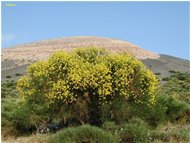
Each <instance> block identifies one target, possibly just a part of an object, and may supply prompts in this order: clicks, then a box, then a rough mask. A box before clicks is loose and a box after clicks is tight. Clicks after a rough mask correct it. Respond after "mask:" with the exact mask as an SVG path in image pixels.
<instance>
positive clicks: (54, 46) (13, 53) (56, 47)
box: [1, 36, 160, 61]
mask: <svg viewBox="0 0 190 143" xmlns="http://www.w3.org/2000/svg"><path fill="white" fill-rule="evenodd" d="M78 47H102V48H106V49H107V50H108V51H111V52H113V53H123V52H129V53H131V54H132V55H134V56H135V57H137V58H138V59H157V58H159V57H160V56H159V55H158V54H156V53H153V52H150V51H147V50H144V49H142V48H140V47H138V46H136V45H134V44H131V43H129V42H126V41H121V40H117V39H112V38H104V37H95V36H77V37H66V38H57V39H50V40H42V41H39V42H33V43H28V44H22V45H18V46H14V47H10V48H4V49H2V55H1V58H2V60H5V59H8V60H9V59H11V60H23V59H24V60H30V61H36V60H44V59H47V58H48V57H49V56H50V55H51V54H52V53H53V52H55V51H60V50H65V51H67V52H70V51H72V50H73V49H74V48H78Z"/></svg>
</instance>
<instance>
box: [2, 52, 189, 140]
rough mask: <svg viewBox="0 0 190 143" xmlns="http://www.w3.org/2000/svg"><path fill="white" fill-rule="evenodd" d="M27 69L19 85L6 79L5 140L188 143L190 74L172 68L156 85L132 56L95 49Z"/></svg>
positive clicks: (58, 55)
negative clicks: (161, 82)
mask: <svg viewBox="0 0 190 143" xmlns="http://www.w3.org/2000/svg"><path fill="white" fill-rule="evenodd" d="M27 71H28V76H22V77H21V78H20V79H19V81H18V82H17V83H15V82H14V81H7V82H3V83H2V101H1V103H2V137H3V139H4V140H6V139H8V138H10V137H16V138H18V137H19V138H18V139H15V140H19V139H20V140H19V142H42V143H43V142H44V143H46V142H51V143H58V142H59V143H62V142H63V143H70V142H71V143H96V142H97V143H99V142H104V143H106V142H113V143H114V142H115V143H125V142H129V143H133V142H134V143H141V142H143V143H144V142H174V143H175V142H176V143H177V142H189V141H190V134H189V132H190V126H189V125H190V90H189V89H190V85H189V82H190V73H180V72H171V73H172V76H171V77H168V78H167V82H166V83H165V84H164V85H162V86H160V87H158V81H157V79H156V76H155V75H154V74H153V73H152V72H151V71H150V70H147V69H146V68H145V66H144V65H143V64H142V63H141V62H140V61H138V60H137V59H135V58H134V57H132V56H130V55H127V54H123V55H119V54H118V55H111V54H110V53H108V52H107V51H105V50H104V49H97V48H92V49H77V50H76V51H74V52H73V53H71V54H68V53H65V52H58V53H55V54H54V55H53V56H52V57H50V58H49V59H48V61H40V62H37V63H34V64H32V65H31V66H29V67H28V70H27ZM58 130H59V131H58ZM41 133H44V135H41ZM32 134H36V135H32ZM24 136H30V137H28V140H27V139H26V137H24ZM22 140H23V141H22Z"/></svg>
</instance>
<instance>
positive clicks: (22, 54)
mask: <svg viewBox="0 0 190 143" xmlns="http://www.w3.org/2000/svg"><path fill="white" fill-rule="evenodd" d="M78 47H103V48H106V49H107V50H109V51H111V52H113V53H123V52H129V53H131V54H133V55H134V56H135V57H137V58H138V59H140V60H141V61H142V62H143V63H145V65H146V66H147V67H148V68H150V69H151V70H152V71H153V72H155V73H156V74H157V75H158V77H159V78H163V77H167V76H169V75H171V71H172V70H175V71H180V72H189V71H190V61H187V60H183V59H179V58H176V57H172V56H168V55H159V54H156V53H153V52H150V51H147V50H145V49H142V48H140V47H138V46H136V45H134V44H132V43H129V42H126V41H121V40H118V39H111V38H105V37H95V36H78V37H66V38H58V39H50V40H43V41H39V42H33V43H28V44H22V45H18V46H14V47H10V48H4V49H2V53H1V59H2V62H1V65H2V67H1V71H2V80H6V79H11V80H15V79H18V77H19V76H20V75H21V74H26V67H27V66H28V65H30V64H31V63H33V62H34V61H38V60H44V59H47V58H48V57H49V56H50V55H51V54H52V53H54V52H55V51H60V50H65V51H67V52H71V51H72V50H73V49H74V48H78Z"/></svg>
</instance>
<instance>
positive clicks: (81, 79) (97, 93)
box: [17, 48, 158, 124]
mask: <svg viewBox="0 0 190 143" xmlns="http://www.w3.org/2000/svg"><path fill="white" fill-rule="evenodd" d="M27 72H28V75H27V76H22V77H21V78H20V79H19V80H18V82H17V90H18V91H19V94H20V96H22V97H24V98H25V99H26V100H30V103H31V102H35V104H39V103H44V104H47V105H48V107H49V108H50V110H52V109H55V108H56V110H58V111H56V112H58V113H59V112H61V111H64V112H65V110H67V109H66V108H67V107H66V106H67V105H68V106H69V108H70V106H71V105H73V106H74V105H77V106H79V105H80V108H81V109H83V110H84V111H85V117H81V116H80V115H84V114H77V115H76V116H80V122H83V121H82V119H85V121H87V120H88V119H89V120H93V121H94V120H95V119H98V118H100V116H99V115H98V114H99V111H98V110H100V108H99V105H100V104H103V103H104V102H105V103H107V102H110V103H112V101H113V100H114V99H117V98H118V97H122V98H123V97H124V99H125V100H127V101H128V102H132V103H137V104H146V105H153V104H154V103H155V102H156V98H155V92H156V89H157V84H158V82H157V79H156V77H155V75H154V74H153V73H152V72H151V71H150V70H148V69H146V67H145V66H144V65H143V64H142V63H141V62H140V61H139V60H137V59H136V58H134V57H133V56H132V55H129V54H111V53H108V52H107V51H106V50H105V49H101V48H82V49H80V48H79V49H76V50H75V51H73V52H72V53H66V52H63V51H60V52H56V53H55V54H53V55H52V56H51V57H50V58H49V59H48V60H46V61H39V62H36V63H34V64H32V65H30V66H29V67H28V69H27ZM79 99H80V104H79V103H77V102H78V101H79ZM82 101H84V102H85V104H84V105H85V106H88V107H86V108H87V109H85V107H84V108H83V104H81V103H82ZM113 103H114V102H113ZM75 108H76V107H75ZM77 108H78V107H77ZM80 108H79V109H80ZM70 109H71V108H70ZM73 109H74V108H72V110H73ZM87 110H88V112H89V117H87V116H86V114H87V113H88V112H86V111H87ZM54 111H55V110H54ZM54 111H53V112H54ZM81 112H82V111H81ZM61 114H62V115H61V116H63V113H61ZM69 115H70V116H72V113H70V114H69ZM65 116H68V114H67V115H65ZM70 116H69V117H70ZM63 118H65V117H63ZM97 122H98V121H97ZM97 122H95V124H96V123H97Z"/></svg>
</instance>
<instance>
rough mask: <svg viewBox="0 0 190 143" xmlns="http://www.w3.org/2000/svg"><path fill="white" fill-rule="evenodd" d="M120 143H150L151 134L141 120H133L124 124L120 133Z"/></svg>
mask: <svg viewBox="0 0 190 143" xmlns="http://www.w3.org/2000/svg"><path fill="white" fill-rule="evenodd" d="M120 138H121V142H122V143H125V142H131V143H132V142H137V143H139V142H150V140H151V133H150V130H149V128H148V126H147V125H146V123H144V122H143V121H142V120H141V119H138V118H135V119H133V120H131V121H130V122H129V123H128V124H126V125H125V126H124V128H123V130H121V131H120Z"/></svg>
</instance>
